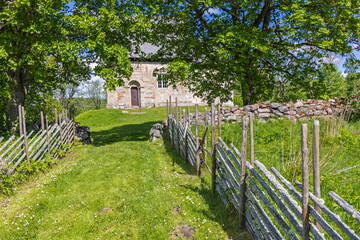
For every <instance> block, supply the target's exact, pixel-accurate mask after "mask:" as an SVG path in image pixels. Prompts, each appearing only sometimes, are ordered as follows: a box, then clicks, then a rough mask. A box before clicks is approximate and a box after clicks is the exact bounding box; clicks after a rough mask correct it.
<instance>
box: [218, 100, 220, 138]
mask: <svg viewBox="0 0 360 240" xmlns="http://www.w3.org/2000/svg"><path fill="white" fill-rule="evenodd" d="M220 116H221V107H220V103H219V107H218V136H219V138H221V118H220Z"/></svg>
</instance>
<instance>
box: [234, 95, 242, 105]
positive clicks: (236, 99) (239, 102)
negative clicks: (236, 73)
mask: <svg viewBox="0 0 360 240" xmlns="http://www.w3.org/2000/svg"><path fill="white" fill-rule="evenodd" d="M234 105H238V106H243V105H244V102H243V100H242V97H241V95H235V96H234Z"/></svg>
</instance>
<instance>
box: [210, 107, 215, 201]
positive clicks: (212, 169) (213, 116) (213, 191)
mask: <svg viewBox="0 0 360 240" xmlns="http://www.w3.org/2000/svg"><path fill="white" fill-rule="evenodd" d="M215 146H216V145H215V104H214V103H213V104H211V193H212V194H213V196H214V195H215V188H216V148H215Z"/></svg>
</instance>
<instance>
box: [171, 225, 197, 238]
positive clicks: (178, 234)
mask: <svg viewBox="0 0 360 240" xmlns="http://www.w3.org/2000/svg"><path fill="white" fill-rule="evenodd" d="M194 233H195V229H194V228H192V227H191V226H190V225H188V224H185V225H181V226H178V227H177V228H176V229H174V230H173V231H172V234H171V237H172V238H173V239H179V238H181V239H190V240H194Z"/></svg>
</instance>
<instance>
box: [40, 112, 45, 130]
mask: <svg viewBox="0 0 360 240" xmlns="http://www.w3.org/2000/svg"><path fill="white" fill-rule="evenodd" d="M40 118H41V131H44V130H45V125H44V113H43V111H41V112H40Z"/></svg>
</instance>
